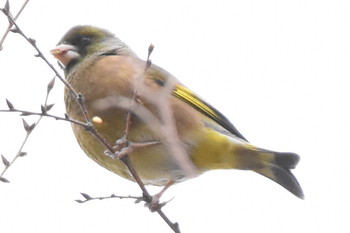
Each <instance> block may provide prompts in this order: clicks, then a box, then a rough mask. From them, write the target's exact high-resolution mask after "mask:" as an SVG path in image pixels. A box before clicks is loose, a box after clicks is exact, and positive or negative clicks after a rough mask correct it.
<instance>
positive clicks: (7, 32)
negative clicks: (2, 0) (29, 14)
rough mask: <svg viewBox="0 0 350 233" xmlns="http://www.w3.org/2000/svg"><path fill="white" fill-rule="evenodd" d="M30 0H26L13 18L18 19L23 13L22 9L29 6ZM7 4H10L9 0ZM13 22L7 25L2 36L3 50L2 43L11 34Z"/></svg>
mask: <svg viewBox="0 0 350 233" xmlns="http://www.w3.org/2000/svg"><path fill="white" fill-rule="evenodd" d="M28 2H29V0H25V1H24V2H23V4H22V6H21V8H20V9H19V11H18V12H17V14H16V15H15V17H13V19H14V20H15V21H16V20H17V19H18V17H19V16H20V15H21V13H22V11H23V10H24V8H25V7H26V6H27V4H28ZM6 4H9V3H8V1H7V2H6ZM12 26H13V24H12V23H9V26H8V27H7V29H6V31H5V33H4V35H3V36H2V38H1V40H0V51H1V50H2V48H3V47H2V45H3V43H4V41H5V39H6V37H7V35H8V34H9V32H10V30H11V28H12Z"/></svg>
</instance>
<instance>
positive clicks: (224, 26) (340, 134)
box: [0, 0, 350, 233]
mask: <svg viewBox="0 0 350 233" xmlns="http://www.w3.org/2000/svg"><path fill="white" fill-rule="evenodd" d="M4 2H5V1H4V0H1V1H0V6H4ZM20 2H21V1H11V2H10V3H11V10H12V13H13V14H15V13H16V12H17V10H18V8H19V4H20ZM349 15H350V2H349V1H347V0H337V1H334V0H333V1H331V0H328V1H327V0H294V1H284V0H274V1H273V0H268V1H260V0H255V1H254V0H250V1H218V0H216V1H182V0H178V1H164V0H162V1H161V0H159V1H155V0H149V1H141V0H138V1H137V0H134V1H133V0H128V1H106V0H100V1H71V0H70V1H68V0H60V1H48V0H37V1H35V0H32V1H31V2H29V4H28V6H27V8H26V9H25V10H24V12H23V14H22V15H21V16H20V18H19V20H18V23H19V25H20V26H21V28H22V29H23V31H24V32H25V33H26V34H27V35H28V36H30V37H32V38H35V39H36V41H37V44H38V46H39V47H40V48H41V49H42V51H43V52H44V53H45V55H46V56H47V57H48V58H49V60H50V62H52V63H53V64H55V65H56V64H57V63H56V61H55V60H54V59H53V58H52V56H51V55H50V54H49V50H50V49H52V48H53V47H54V46H55V45H56V43H57V41H58V40H59V39H60V38H61V36H62V35H63V34H64V33H65V32H66V31H67V30H68V29H69V28H70V27H72V26H74V25H77V24H92V25H96V26H100V27H104V28H107V29H109V30H110V31H112V32H114V33H115V34H116V35H117V36H118V37H120V38H121V39H122V40H123V41H125V42H126V43H127V44H128V45H129V46H130V47H131V48H132V49H133V50H134V51H135V52H136V53H137V54H138V55H139V56H140V57H142V58H145V57H146V54H147V48H148V45H149V44H150V43H153V44H154V45H155V50H154V53H153V54H152V61H153V62H154V63H155V64H158V65H160V66H162V67H163V68H165V69H166V70H168V71H169V72H171V73H172V74H174V75H175V76H176V77H177V78H178V79H179V80H181V82H183V83H184V84H185V85H187V86H188V87H190V88H191V89H192V90H194V91H195V92H197V93H198V94H199V95H200V96H202V97H204V99H206V100H207V101H208V102H210V103H211V104H213V105H214V106H215V107H216V108H217V109H219V110H220V111H221V112H222V113H223V114H225V115H226V116H227V117H228V118H229V119H230V120H231V121H232V122H233V124H234V125H235V126H236V127H237V129H238V130H239V131H240V132H241V133H242V134H243V135H244V136H245V137H246V138H247V139H248V140H249V141H250V142H252V143H253V144H254V145H257V146H260V147H263V148H267V149H271V150H276V151H293V152H296V153H298V154H299V155H300V156H301V161H300V164H299V165H298V167H297V169H295V170H294V171H293V172H294V174H295V175H296V176H297V178H298V180H299V181H300V183H301V185H302V187H303V189H304V192H305V196H306V199H305V200H299V199H297V198H295V197H294V196H293V195H292V194H290V193H289V192H287V191H286V190H284V189H283V188H281V187H280V186H279V185H277V184H275V183H274V182H271V181H270V180H268V179H266V178H264V177H262V176H259V175H257V174H254V173H252V172H245V171H215V172H208V173H206V174H205V175H202V176H200V177H198V178H196V179H193V180H190V181H187V182H184V183H181V184H179V185H175V186H173V187H172V188H171V189H170V190H169V191H167V193H166V194H165V196H164V197H163V200H164V201H166V200H169V199H171V198H172V197H175V198H174V199H173V200H172V201H171V202H170V203H169V204H168V205H167V206H166V207H165V208H164V212H165V213H166V214H167V215H168V216H169V218H170V219H171V220H173V221H177V222H179V224H180V228H181V230H182V232H184V233H186V232H187V233H188V232H239V233H253V232H254V233H256V232H268V233H280V232H283V233H296V232H298V233H299V232H318V233H329V232H337V233H346V232H350V226H349V224H348V221H349V218H350V189H349V186H350V169H349V164H350V147H349V139H350V137H349V132H350V123H349V119H350V111H349V106H350V104H349V102H350V82H349V77H350V69H349V64H350V46H349V43H350V18H349ZM6 27H7V20H6V18H5V17H4V16H3V15H0V35H2V34H3V32H4V31H5V28H6ZM34 54H35V52H34V50H33V49H32V48H31V47H30V46H29V45H28V44H27V43H26V42H25V41H24V40H23V39H22V38H21V37H19V35H15V34H10V35H9V36H8V38H7V40H6V41H5V43H4V49H3V51H1V52H0V109H5V108H6V104H5V98H8V99H9V100H11V102H12V103H13V104H14V105H15V106H16V107H18V108H21V109H28V110H33V111H34V110H35V111H40V105H41V104H42V103H43V101H44V97H45V91H46V85H47V83H48V82H49V81H50V80H51V79H52V78H53V77H54V74H53V73H52V72H51V71H50V69H49V68H48V67H47V66H46V65H45V64H44V63H43V62H42V61H41V60H40V59H38V58H35V57H34V56H33V55H34ZM49 102H50V103H55V107H54V108H53V110H52V111H53V113H55V114H57V115H63V113H64V112H65V110H64V105H63V85H62V84H60V83H59V82H58V80H57V82H56V85H55V88H54V90H53V91H52V94H51V95H50V99H49ZM26 119H27V121H28V122H34V121H35V118H26ZM24 136H25V131H24V130H23V127H22V122H21V118H20V117H18V115H16V114H5V113H1V114H0V153H1V154H3V155H5V156H6V157H7V158H8V159H9V160H10V159H11V158H12V157H13V156H14V155H15V154H16V152H17V150H18V148H19V146H20V144H21V142H22V140H23V138H24ZM24 151H26V152H28V156H26V157H24V158H21V159H20V160H18V161H17V162H16V163H15V164H14V166H13V167H11V168H10V169H9V170H8V172H7V173H6V174H5V177H6V178H7V179H9V180H10V181H11V183H10V184H4V183H0V231H1V232H6V233H22V232H28V233H47V232H50V233H59V232H84V233H92V232H104V233H112V232H113V233H116V232H135V233H136V232H162V233H163V232H171V230H170V229H169V227H168V226H167V225H166V224H165V223H164V222H163V221H162V220H161V219H160V218H159V216H157V215H156V214H152V213H150V212H149V211H148V210H147V209H146V208H144V207H143V205H142V204H137V205H136V204H134V203H133V201H132V200H105V201H93V202H88V203H85V204H78V203H76V202H74V200H75V199H79V198H81V196H80V194H79V193H80V192H85V193H88V194H90V195H91V196H103V195H109V194H112V193H115V194H120V195H129V194H130V195H140V191H139V189H138V187H137V185H136V184H134V183H132V182H129V181H126V180H124V179H122V178H120V177H118V176H117V175H114V174H113V173H111V172H109V171H107V170H105V169H104V168H101V167H100V166H98V165H97V164H95V163H94V162H93V161H91V160H90V159H89V158H88V157H86V156H85V154H84V153H83V152H82V150H81V149H80V148H79V146H78V144H77V143H76V140H75V138H74V136H73V133H72V131H71V128H70V125H69V124H67V123H65V122H57V121H54V120H52V119H44V120H43V121H42V122H41V124H40V125H39V127H38V128H37V129H36V130H35V131H34V133H33V135H32V136H31V137H30V139H29V141H28V143H27V144H26V146H25V148H24ZM0 169H2V165H1V166H0ZM158 190H159V189H157V188H154V187H150V191H151V192H152V193H156V192H157V191H158Z"/></svg>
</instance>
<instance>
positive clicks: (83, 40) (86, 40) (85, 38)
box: [80, 36, 91, 46]
mask: <svg viewBox="0 0 350 233" xmlns="http://www.w3.org/2000/svg"><path fill="white" fill-rule="evenodd" d="M90 42H91V37H89V36H82V37H81V38H80V44H81V45H82V46H86V45H88V44H90Z"/></svg>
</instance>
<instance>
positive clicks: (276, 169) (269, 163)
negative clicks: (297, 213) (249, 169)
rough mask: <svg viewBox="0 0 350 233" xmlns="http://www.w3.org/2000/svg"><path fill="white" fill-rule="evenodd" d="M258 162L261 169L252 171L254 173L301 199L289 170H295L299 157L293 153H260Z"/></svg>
mask: <svg viewBox="0 0 350 233" xmlns="http://www.w3.org/2000/svg"><path fill="white" fill-rule="evenodd" d="M260 153H261V154H260V156H259V157H260V160H261V162H262V163H263V165H264V166H263V167H262V168H259V169H254V171H255V172H257V173H259V174H261V175H263V176H265V177H267V178H269V179H271V180H273V181H275V182H276V183H278V184H279V185H281V186H283V187H284V188H286V189H287V190H288V191H290V192H291V193H293V194H294V195H295V196H297V197H299V198H301V199H303V198H304V194H303V190H302V189H301V186H300V184H299V182H298V181H297V179H296V178H295V176H294V175H293V174H292V172H291V171H290V169H293V168H295V166H296V165H297V164H298V162H299V159H300V158H299V156H298V155H297V154H294V153H281V152H273V151H264V152H260Z"/></svg>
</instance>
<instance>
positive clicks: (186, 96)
mask: <svg viewBox="0 0 350 233" xmlns="http://www.w3.org/2000/svg"><path fill="white" fill-rule="evenodd" d="M172 95H173V96H175V97H176V98H178V99H181V100H183V101H184V102H186V103H187V104H189V105H191V106H192V107H194V108H195V109H197V110H198V111H199V112H201V113H202V114H204V115H205V116H206V117H208V118H209V119H211V120H213V121H214V122H215V123H217V124H219V125H220V126H221V127H223V128H224V129H226V130H227V131H229V132H230V133H232V134H233V135H235V136H237V137H239V138H241V139H243V140H245V141H247V139H245V137H243V135H242V134H241V133H240V132H239V131H238V130H237V129H236V127H234V126H233V124H232V123H231V122H230V121H229V120H228V119H227V118H226V117H225V116H224V115H223V114H222V113H220V112H219V111H218V110H216V109H215V108H214V107H213V106H211V105H210V104H208V103H207V102H205V101H204V100H202V99H201V98H200V97H199V96H197V95H196V94H194V93H193V92H192V91H191V90H189V89H188V88H186V87H184V86H182V85H177V86H176V87H175V88H174V90H173V91H172Z"/></svg>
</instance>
